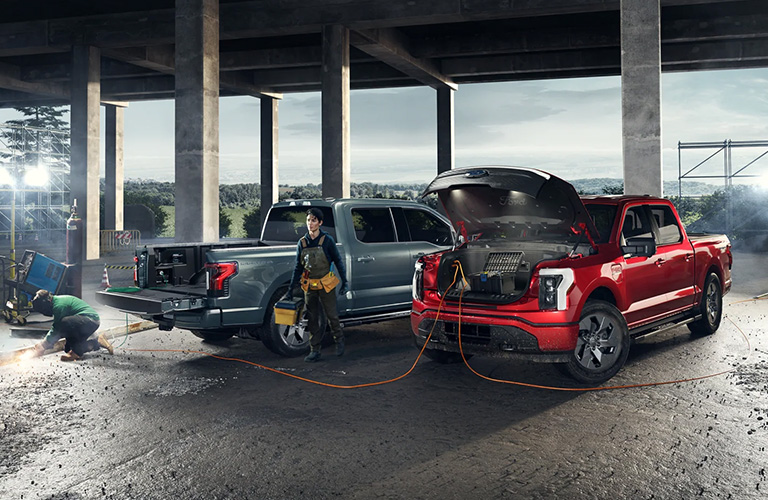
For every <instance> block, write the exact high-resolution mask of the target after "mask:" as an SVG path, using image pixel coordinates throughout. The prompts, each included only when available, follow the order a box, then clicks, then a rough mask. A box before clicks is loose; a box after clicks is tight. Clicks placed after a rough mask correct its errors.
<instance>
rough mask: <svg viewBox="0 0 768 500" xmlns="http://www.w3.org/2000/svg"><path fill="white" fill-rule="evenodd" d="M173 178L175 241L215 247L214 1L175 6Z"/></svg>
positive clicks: (181, 0)
mask: <svg viewBox="0 0 768 500" xmlns="http://www.w3.org/2000/svg"><path fill="white" fill-rule="evenodd" d="M175 175H176V237H175V239H176V241H179V242H181V241H210V242H215V241H218V240H219V2H218V0H176V174H175Z"/></svg>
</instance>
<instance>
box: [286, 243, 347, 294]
mask: <svg viewBox="0 0 768 500" xmlns="http://www.w3.org/2000/svg"><path fill="white" fill-rule="evenodd" d="M323 236H325V238H323ZM302 240H305V241H306V247H303V246H302V245H301V241H302ZM320 240H323V244H322V248H323V253H325V258H326V259H328V262H329V263H331V264H333V265H335V266H336V275H337V276H338V277H339V279H340V280H341V284H342V285H345V284H346V283H347V272H346V269H345V268H344V261H342V260H341V255H340V254H339V249H338V248H336V240H334V239H333V236H331V235H330V234H328V233H326V232H325V231H323V230H322V229H321V230H320V231H319V233H318V235H317V238H315V239H312V238H310V237H309V233H307V234H305V235H304V236H302V237H301V238H300V239H299V242H298V243H297V244H296V267H295V268H294V269H293V277H292V278H291V285H290V288H289V290H293V288H294V287H295V286H296V285H297V284H298V283H299V278H301V273H302V272H303V271H304V266H303V265H302V263H301V250H302V249H303V248H312V247H317V246H320Z"/></svg>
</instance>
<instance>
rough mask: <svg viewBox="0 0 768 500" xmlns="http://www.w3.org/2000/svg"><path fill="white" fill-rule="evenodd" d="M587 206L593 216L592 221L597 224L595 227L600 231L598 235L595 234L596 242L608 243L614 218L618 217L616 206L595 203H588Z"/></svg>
mask: <svg viewBox="0 0 768 500" xmlns="http://www.w3.org/2000/svg"><path fill="white" fill-rule="evenodd" d="M585 207H586V208H587V211H588V212H589V216H590V217H591V218H592V223H593V224H594V225H595V229H597V232H598V233H600V234H599V235H598V236H593V237H594V239H595V242H597V243H607V242H608V238H610V237H611V228H613V219H615V218H616V206H615V205H601V204H597V203H593V204H586V205H585Z"/></svg>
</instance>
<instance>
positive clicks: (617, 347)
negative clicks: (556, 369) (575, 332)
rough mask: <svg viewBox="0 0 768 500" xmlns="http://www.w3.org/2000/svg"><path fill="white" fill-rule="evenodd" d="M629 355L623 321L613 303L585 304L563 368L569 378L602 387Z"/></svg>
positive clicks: (599, 301)
mask: <svg viewBox="0 0 768 500" xmlns="http://www.w3.org/2000/svg"><path fill="white" fill-rule="evenodd" d="M628 354H629V332H628V330H627V322H626V321H625V320H624V316H622V315H621V313H620V312H619V310H618V309H616V307H615V306H614V305H613V304H610V303H608V302H604V301H602V300H593V301H589V302H587V304H586V305H585V306H584V310H583V311H582V312H581V319H580V320H579V338H578V340H577V341H576V349H574V350H573V353H572V355H571V359H570V360H569V361H568V363H567V364H566V365H565V368H566V371H567V372H568V374H569V375H570V376H572V377H573V378H575V379H576V380H578V381H579V382H584V383H587V384H602V383H603V382H605V381H606V380H608V379H610V378H611V377H613V376H614V375H616V373H617V372H618V371H619V370H620V369H621V367H622V366H624V363H625V362H626V361H627V355H628Z"/></svg>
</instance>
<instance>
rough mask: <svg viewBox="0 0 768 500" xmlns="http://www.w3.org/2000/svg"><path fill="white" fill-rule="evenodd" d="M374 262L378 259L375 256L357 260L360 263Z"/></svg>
mask: <svg viewBox="0 0 768 500" xmlns="http://www.w3.org/2000/svg"><path fill="white" fill-rule="evenodd" d="M374 260H376V259H375V258H373V255H363V256H362V257H358V258H357V261H358V262H373V261H374Z"/></svg>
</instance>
